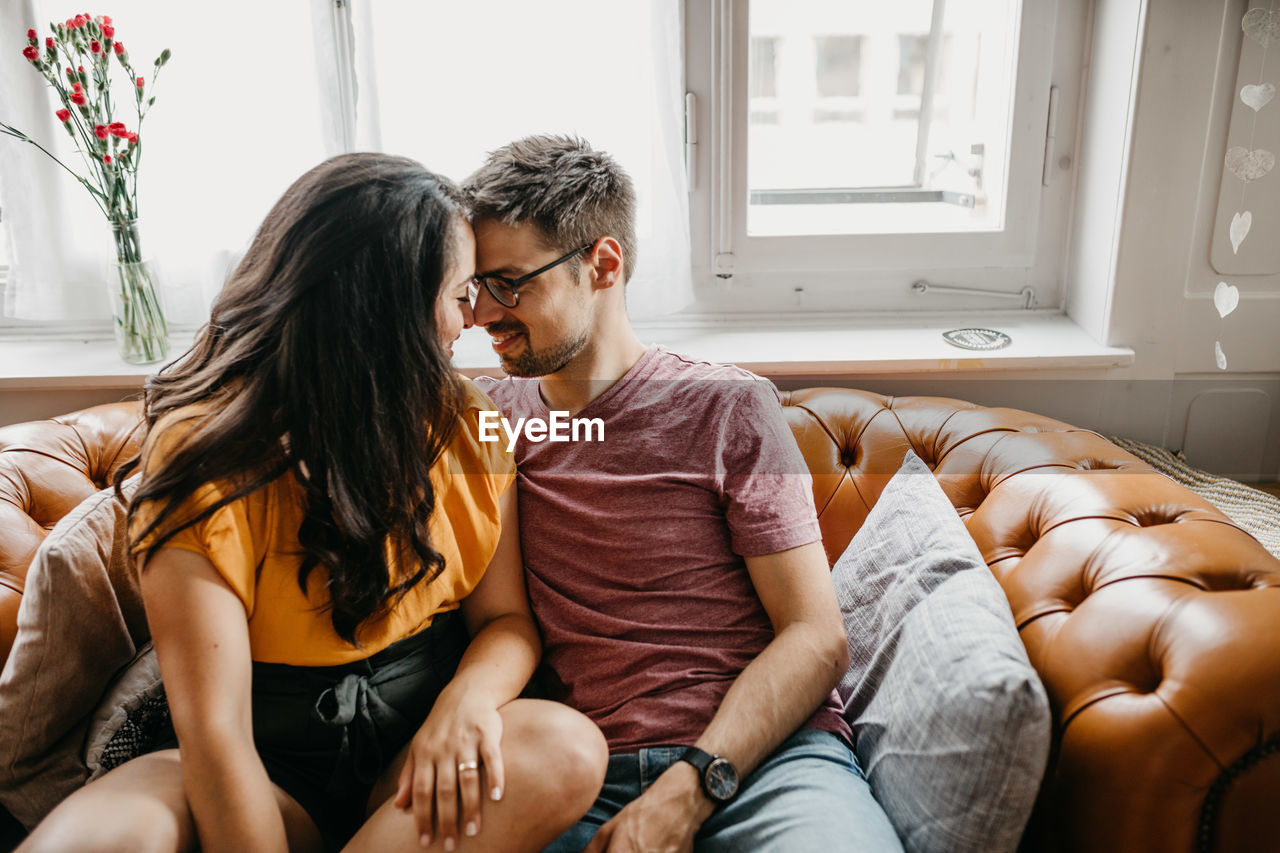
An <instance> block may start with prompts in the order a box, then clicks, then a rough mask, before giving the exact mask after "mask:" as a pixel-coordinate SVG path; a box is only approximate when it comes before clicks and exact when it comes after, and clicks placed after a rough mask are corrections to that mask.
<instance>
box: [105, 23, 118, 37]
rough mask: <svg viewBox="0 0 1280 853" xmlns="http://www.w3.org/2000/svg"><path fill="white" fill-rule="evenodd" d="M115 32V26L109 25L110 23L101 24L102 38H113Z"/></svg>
mask: <svg viewBox="0 0 1280 853" xmlns="http://www.w3.org/2000/svg"><path fill="white" fill-rule="evenodd" d="M115 34H116V28H115V27H113V26H111V25H110V24H103V25H102V37H103V38H114V37H115Z"/></svg>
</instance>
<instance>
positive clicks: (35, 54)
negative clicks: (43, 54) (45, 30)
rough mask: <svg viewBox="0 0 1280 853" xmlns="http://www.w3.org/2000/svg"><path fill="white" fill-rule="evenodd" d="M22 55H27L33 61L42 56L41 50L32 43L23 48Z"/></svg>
mask: <svg viewBox="0 0 1280 853" xmlns="http://www.w3.org/2000/svg"><path fill="white" fill-rule="evenodd" d="M22 55H23V56H25V57H26V58H27V59H30V60H31V61H32V62H35V61H36V60H37V59H39V58H40V51H39V50H37V49H36V48H34V47H32V46H31V45H27V46H26V47H24V48H23V49H22Z"/></svg>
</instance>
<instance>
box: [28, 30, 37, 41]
mask: <svg viewBox="0 0 1280 853" xmlns="http://www.w3.org/2000/svg"><path fill="white" fill-rule="evenodd" d="M27 41H29V42H31V43H32V44H35V43H36V31H35V30H27Z"/></svg>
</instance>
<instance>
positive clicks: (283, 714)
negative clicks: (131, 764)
mask: <svg viewBox="0 0 1280 853" xmlns="http://www.w3.org/2000/svg"><path fill="white" fill-rule="evenodd" d="M467 642H468V638H467V632H466V627H465V626H464V624H463V621H462V616H461V614H460V613H459V612H458V611H456V610H452V611H448V612H445V613H438V614H436V616H435V618H434V619H433V620H432V622H431V625H429V626H428V627H427V628H426V629H424V630H422V631H419V632H418V633H417V634H414V635H413V636H412V637H406V638H405V639H403V640H399V641H398V642H396V643H393V644H392V645H390V646H388V647H387V648H385V649H383V650H382V651H380V652H377V653H376V654H374V655H372V656H370V657H368V658H366V659H365V660H361V661H355V662H352V663H345V664H339V665H337V666H316V667H308V666H290V665H289V664H279V663H260V662H258V661H254V663H253V740H254V744H255V746H256V747H257V749H258V755H259V756H261V758H262V763H263V765H264V766H265V767H266V770H267V776H268V777H270V779H271V781H272V782H274V783H275V784H276V785H278V786H279V787H280V788H281V789H283V790H284V791H285V792H286V793H288V794H289V796H291V797H293V798H294V799H295V800H297V801H298V804H299V805H300V806H302V808H303V809H305V810H306V812H307V814H308V815H310V816H311V819H312V820H313V821H314V822H315V824H316V827H317V828H318V829H319V830H320V833H321V835H322V836H323V837H324V840H325V846H326V848H329V849H339V848H341V847H342V846H343V845H344V844H346V842H347V841H349V840H350V839H351V837H352V836H353V835H355V833H356V831H357V830H359V829H360V826H361V824H363V823H364V817H365V808H366V805H367V802H368V799H369V794H370V792H371V790H372V788H373V785H374V783H375V782H376V781H377V780H378V778H379V777H380V776H381V775H382V773H383V771H385V770H386V768H387V766H388V765H389V764H390V763H391V761H392V760H393V759H394V758H395V757H396V755H397V754H398V753H399V752H400V750H401V749H402V748H403V747H404V745H405V744H407V743H408V742H409V741H410V739H412V738H413V735H414V734H415V733H416V732H417V730H418V728H419V727H420V726H421V725H422V723H423V721H424V720H426V718H427V714H428V713H430V711H431V706H432V705H434V704H435V701H436V697H437V696H439V695H440V691H441V690H443V689H444V686H445V685H446V684H448V683H449V680H450V679H451V678H453V674H454V672H455V671H456V670H457V668H458V661H459V660H460V659H461V658H462V653H463V651H465V650H466V647H467ZM176 746H178V741H177V738H176V737H175V736H174V733H173V730H172V728H171V727H170V728H169V729H168V730H167V731H165V732H162V733H161V736H160V738H159V739H158V742H157V743H156V745H155V747H153V748H154V749H156V750H160V749H171V748H174V747H176Z"/></svg>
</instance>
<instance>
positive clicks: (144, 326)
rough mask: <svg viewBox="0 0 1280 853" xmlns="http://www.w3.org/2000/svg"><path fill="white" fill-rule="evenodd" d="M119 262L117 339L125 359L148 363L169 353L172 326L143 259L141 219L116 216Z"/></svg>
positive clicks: (114, 228)
mask: <svg viewBox="0 0 1280 853" xmlns="http://www.w3.org/2000/svg"><path fill="white" fill-rule="evenodd" d="M111 233H112V237H113V238H114V239H115V244H116V257H117V259H118V260H119V263H118V264H117V265H116V266H115V267H114V268H113V274H114V275H115V276H117V277H118V280H117V281H113V282H112V285H113V286H114V287H117V288H118V289H117V291H116V293H115V294H114V300H115V302H116V303H117V304H116V306H114V307H115V314H116V316H115V333H116V343H117V345H118V346H119V349H120V354H121V356H122V357H123V358H124V359H125V361H130V362H134V363H138V364H145V363H149V362H153V361H159V360H160V359H162V358H164V357H165V355H167V354H168V348H169V340H168V337H169V329H168V325H167V324H166V322H165V317H164V311H163V310H161V308H160V300H159V297H158V295H157V293H156V285H155V281H154V279H153V276H152V271H151V265H150V264H148V263H147V262H145V261H143V260H142V243H141V240H140V238H139V234H138V227H137V222H135V221H132V220H122V219H116V220H113V221H112V223H111Z"/></svg>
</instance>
